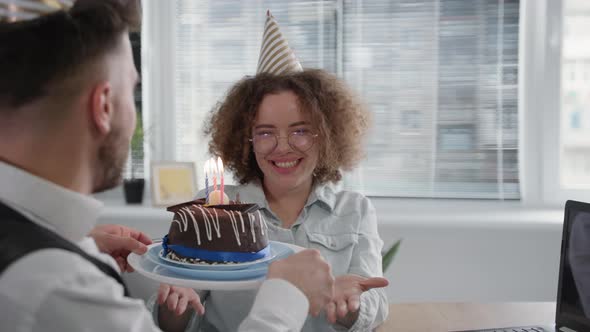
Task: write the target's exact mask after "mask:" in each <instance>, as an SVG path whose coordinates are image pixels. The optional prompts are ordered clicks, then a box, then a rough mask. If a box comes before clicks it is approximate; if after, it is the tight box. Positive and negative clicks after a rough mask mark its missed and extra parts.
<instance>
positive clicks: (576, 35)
mask: <svg viewBox="0 0 590 332" xmlns="http://www.w3.org/2000/svg"><path fill="white" fill-rule="evenodd" d="M562 33H563V40H562V52H561V70H562V77H561V127H560V129H561V131H560V154H561V158H560V161H561V165H560V186H561V187H562V188H564V189H586V190H587V189H590V81H588V79H587V77H588V71H590V3H588V1H584V0H564V1H563V21H562Z"/></svg>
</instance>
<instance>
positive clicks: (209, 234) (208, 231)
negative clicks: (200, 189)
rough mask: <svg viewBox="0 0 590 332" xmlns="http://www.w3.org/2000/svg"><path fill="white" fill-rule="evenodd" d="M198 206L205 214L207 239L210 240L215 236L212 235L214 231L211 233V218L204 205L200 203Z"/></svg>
mask: <svg viewBox="0 0 590 332" xmlns="http://www.w3.org/2000/svg"><path fill="white" fill-rule="evenodd" d="M196 207H197V208H198V209H199V210H201V213H202V214H203V218H204V221H205V232H206V233H207V239H209V241H211V240H212V238H213V237H212V236H211V235H212V233H211V221H209V218H208V217H207V213H205V210H204V209H203V208H202V207H200V206H198V205H196Z"/></svg>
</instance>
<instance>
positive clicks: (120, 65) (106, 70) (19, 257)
mask: <svg viewBox="0 0 590 332" xmlns="http://www.w3.org/2000/svg"><path fill="white" fill-rule="evenodd" d="M10 2H11V1H8V0H0V16H1V15H3V13H4V15H5V16H6V15H7V14H6V13H8V14H11V13H12V14H11V15H12V16H8V18H9V19H4V20H3V19H2V18H0V225H2V227H0V307H1V308H2V310H0V330H2V331H11V330H16V331H37V330H43V331H77V330H85V331H155V330H157V327H156V326H154V323H153V321H152V319H151V315H150V313H149V312H148V311H147V310H146V309H145V308H144V303H143V302H142V301H141V300H136V299H131V298H129V297H126V296H125V295H124V294H126V288H125V285H124V283H123V282H122V280H121V278H120V276H119V274H118V271H117V270H118V269H119V268H121V269H126V265H125V257H126V255H127V253H128V252H129V251H130V250H133V251H136V252H139V253H141V252H145V245H144V244H147V243H149V239H147V238H146V237H145V235H143V234H142V233H141V232H137V231H135V230H131V229H128V228H124V227H120V226H115V225H110V226H101V227H98V228H94V229H93V226H94V223H95V222H96V219H97V218H98V215H99V213H100V209H101V204H100V203H99V202H97V201H96V200H94V199H92V198H91V197H89V195H90V194H92V193H94V192H97V191H101V190H105V189H108V188H112V187H113V186H115V185H117V184H118V183H119V182H120V180H121V171H122V168H123V165H124V162H125V160H126V157H127V153H128V149H129V142H130V139H131V136H132V132H133V130H134V128H135V121H136V119H135V108H134V103H133V88H134V85H135V84H136V82H137V77H138V76H137V73H136V70H135V67H134V65H133V60H132V55H131V48H130V43H129V40H128V37H127V34H128V29H129V28H130V27H134V26H135V25H137V24H138V21H139V9H138V5H137V3H136V2H135V1H125V0H78V1H76V2H75V4H74V5H73V7H72V8H71V9H68V10H58V11H55V12H52V13H44V14H42V15H40V16H39V13H40V12H43V10H41V9H40V8H46V7H47V4H51V5H60V3H64V2H65V3H67V2H71V1H57V0H51V1H50V0H43V1H41V0H39V1H36V2H35V1H23V0H20V1H18V4H19V6H22V8H20V9H19V8H17V7H16V6H15V5H14V4H15V3H16V2H15V3H10ZM31 2H34V5H30V3H31ZM27 7H28V8H31V11H32V12H33V14H32V16H33V17H35V15H37V16H38V17H36V18H32V19H31V18H30V16H28V14H29V12H27V11H26V9H27ZM35 13H36V14H35ZM17 14H18V15H17ZM18 17H27V19H26V20H23V19H18ZM15 18H17V19H15ZM11 21H16V22H11ZM89 233H91V235H92V236H93V237H94V239H93V238H92V237H86V236H85V235H87V234H89ZM101 251H102V253H101ZM107 254H110V255H107ZM113 258H114V259H113ZM117 263H119V264H118V265H119V267H118V266H117ZM267 277H268V280H266V281H265V282H264V283H263V285H262V287H261V289H260V291H259V294H258V297H257V299H256V302H255V304H254V307H253V309H252V311H251V313H250V315H249V317H248V318H247V319H246V320H245V321H244V322H243V324H242V325H241V330H243V331H293V330H298V329H300V328H301V326H302V324H303V322H304V320H305V317H306V316H307V312H308V308H309V311H310V312H312V313H314V314H317V313H318V312H319V311H320V310H321V309H322V307H323V306H324V305H325V304H327V302H328V301H329V299H330V297H331V294H332V284H333V278H332V276H331V273H330V268H329V266H328V265H327V264H326V263H325V262H324V261H323V259H322V258H321V257H320V256H319V254H318V253H317V252H316V251H313V250H306V251H303V252H301V253H299V254H297V255H293V256H291V257H289V258H287V259H285V260H283V261H278V262H275V263H273V264H271V266H270V268H269V272H268V275H267Z"/></svg>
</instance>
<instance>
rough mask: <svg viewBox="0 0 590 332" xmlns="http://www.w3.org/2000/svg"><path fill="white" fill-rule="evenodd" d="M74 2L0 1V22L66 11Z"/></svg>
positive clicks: (39, 0) (23, 19)
mask: <svg viewBox="0 0 590 332" xmlns="http://www.w3.org/2000/svg"><path fill="white" fill-rule="evenodd" d="M74 1H75V0H0V22H18V21H26V20H32V19H35V18H38V17H40V16H43V15H47V14H50V13H53V12H55V11H58V10H68V9H70V8H71V7H72V6H73V5H74Z"/></svg>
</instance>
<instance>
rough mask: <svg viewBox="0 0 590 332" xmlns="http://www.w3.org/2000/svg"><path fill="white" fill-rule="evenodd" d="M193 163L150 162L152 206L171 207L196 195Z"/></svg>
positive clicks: (195, 177)
mask: <svg viewBox="0 0 590 332" xmlns="http://www.w3.org/2000/svg"><path fill="white" fill-rule="evenodd" d="M195 170H196V168H195V163H193V162H178V161H152V162H151V189H152V205H154V206H171V205H175V204H178V203H183V202H186V201H190V200H192V199H194V198H195V195H196V194H197V175H196V174H197V173H196V171H195Z"/></svg>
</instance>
